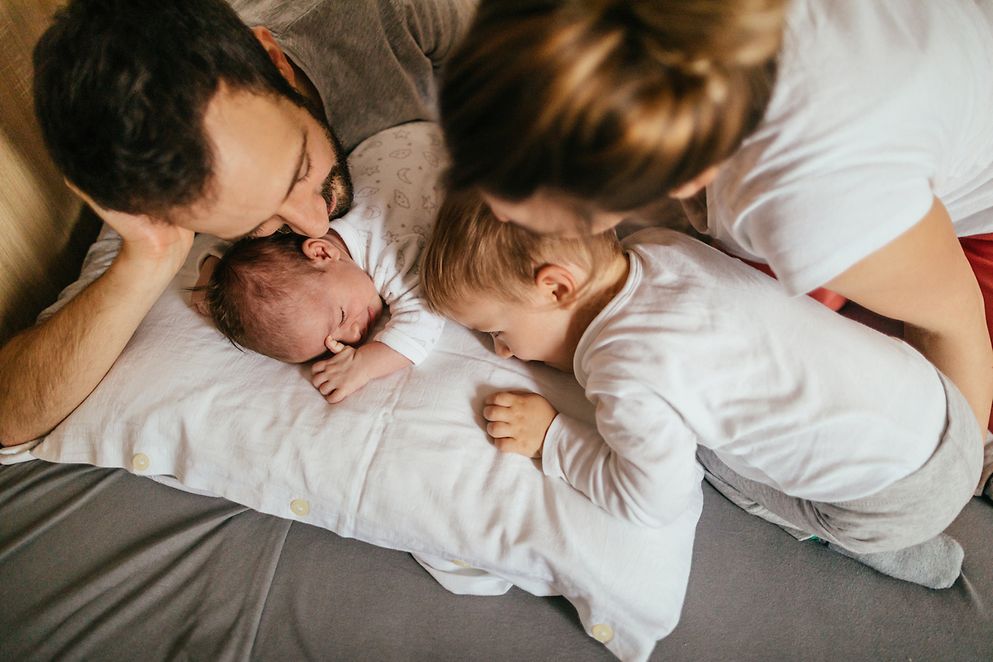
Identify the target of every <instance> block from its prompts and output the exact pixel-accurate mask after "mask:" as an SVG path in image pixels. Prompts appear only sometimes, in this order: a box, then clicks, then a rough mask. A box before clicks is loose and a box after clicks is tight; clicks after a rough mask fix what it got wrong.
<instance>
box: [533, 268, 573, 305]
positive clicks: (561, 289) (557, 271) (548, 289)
mask: <svg viewBox="0 0 993 662" xmlns="http://www.w3.org/2000/svg"><path fill="white" fill-rule="evenodd" d="M534 284H535V285H536V286H537V287H538V290H539V292H540V296H541V298H542V299H545V300H547V301H548V302H549V303H556V304H560V305H561V304H567V303H570V302H571V301H572V298H573V296H574V295H575V294H576V290H577V289H579V284H578V283H577V282H576V277H575V276H574V275H573V273H572V271H570V270H569V269H568V268H566V267H564V266H561V265H558V264H546V265H545V266H543V267H541V268H540V269H538V271H537V273H536V274H535V275H534Z"/></svg>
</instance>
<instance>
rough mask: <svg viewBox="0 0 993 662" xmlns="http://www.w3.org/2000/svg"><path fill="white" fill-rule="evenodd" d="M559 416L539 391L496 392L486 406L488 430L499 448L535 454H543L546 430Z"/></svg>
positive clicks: (489, 398)
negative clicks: (537, 392)
mask: <svg viewBox="0 0 993 662" xmlns="http://www.w3.org/2000/svg"><path fill="white" fill-rule="evenodd" d="M556 416H558V412H557V411H555V408H554V407H552V405H551V404H549V402H548V400H546V399H545V398H543V397H541V396H540V395H538V394H536V393H512V392H509V391H504V392H502V393H494V394H493V395H491V396H489V397H488V398H486V406H485V407H484V408H483V418H485V419H486V420H487V421H488V423H487V424H486V433H487V434H488V435H490V436H491V437H492V438H493V444H494V445H495V446H496V447H497V449H498V450H500V451H502V452H504V453H518V454H519V455H523V456H525V457H532V458H537V457H541V448H542V446H544V444H545V433H546V432H548V426H550V425H551V424H552V421H553V420H554V419H555V417H556Z"/></svg>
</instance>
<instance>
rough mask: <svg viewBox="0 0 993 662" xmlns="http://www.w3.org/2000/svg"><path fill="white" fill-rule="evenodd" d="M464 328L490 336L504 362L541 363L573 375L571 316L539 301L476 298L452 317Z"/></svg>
mask: <svg viewBox="0 0 993 662" xmlns="http://www.w3.org/2000/svg"><path fill="white" fill-rule="evenodd" d="M452 318H453V319H454V320H455V321H456V322H458V323H459V324H461V325H462V326H466V327H469V328H470V329H474V330H476V331H482V332H483V333H488V334H490V337H492V338H493V351H494V352H496V353H497V355H499V356H500V357H501V358H505V359H506V358H510V357H512V356H513V357H517V358H518V359H521V360H522V361H540V362H542V363H546V364H548V365H550V366H552V367H553V368H558V369H559V370H563V371H565V372H572V350H571V348H570V346H569V343H568V336H569V326H570V322H571V319H572V314H571V313H570V312H569V311H567V310H565V309H563V308H559V307H550V306H549V305H548V304H545V303H540V302H538V301H524V302H508V301H500V300H497V299H492V298H485V297H473V299H472V300H471V301H466V302H464V304H463V305H461V306H459V308H458V310H457V311H455V312H454V313H453V314H452Z"/></svg>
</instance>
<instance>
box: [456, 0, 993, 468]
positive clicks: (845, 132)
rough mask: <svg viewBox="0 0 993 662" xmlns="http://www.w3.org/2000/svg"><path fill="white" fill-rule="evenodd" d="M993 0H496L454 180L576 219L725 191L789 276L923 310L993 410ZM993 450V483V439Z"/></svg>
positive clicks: (801, 288)
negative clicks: (991, 320) (992, 330)
mask: <svg viewBox="0 0 993 662" xmlns="http://www.w3.org/2000/svg"><path fill="white" fill-rule="evenodd" d="M981 2H982V3H980V2H976V1H975V0H947V1H946V2H940V3H938V2H919V3H907V2H902V1H900V0H893V1H886V0H874V1H873V2H862V1H861V0H834V1H828V0H819V1H817V2H814V1H812V0H811V1H808V0H796V1H795V2H792V3H787V2H785V1H784V0H742V1H738V2H733V3H732V2H722V1H720V0H666V1H665V2H663V1H661V0H651V1H649V0H645V1H641V2H624V1H621V0H614V1H608V0H601V1H593V0H587V1H585V2H582V1H578V0H575V1H571V2H570V1H567V0H563V1H559V2H550V1H547V0H533V1H530V2H528V1H518V2H501V1H500V0H495V1H491V2H485V1H484V2H483V4H482V6H481V7H480V10H479V13H478V15H477V18H476V21H475V24H474V26H473V27H472V28H471V30H470V33H469V35H468V36H467V37H466V39H465V40H464V42H463V47H462V48H461V49H460V51H459V52H458V53H457V54H456V55H455V56H454V57H453V58H452V60H451V61H450V63H449V68H448V70H447V73H446V79H445V83H444V87H443V91H442V120H443V126H444V129H445V136H446V141H447V143H448V146H449V149H450V150H451V152H452V157H453V163H452V167H451V175H450V180H451V181H450V184H451V186H452V187H454V188H469V187H474V188H478V189H479V190H480V191H481V192H482V193H483V195H484V196H485V198H486V200H487V202H488V203H489V204H490V206H491V207H492V209H493V211H494V212H495V213H496V215H497V216H499V217H500V218H502V219H503V220H509V221H514V222H516V223H519V224H521V225H524V226H526V227H529V228H531V229H534V230H536V231H541V232H567V233H574V232H577V231H578V232H582V231H592V232H596V231H599V230H602V229H605V228H608V227H612V226H614V225H616V224H617V223H619V222H620V221H621V220H623V219H624V218H625V217H627V216H633V215H640V216H644V215H646V214H651V212H652V207H653V206H656V205H658V204H659V203H661V202H663V201H665V200H666V199H667V198H668V197H670V196H672V197H676V198H681V199H686V200H690V199H693V198H698V194H699V196H703V194H704V193H703V192H704V190H705V191H706V193H705V196H706V198H705V199H706V207H705V214H703V215H701V217H700V218H699V219H698V220H697V224H698V229H701V230H703V231H706V232H707V233H709V234H710V235H711V236H713V237H714V239H715V241H716V243H717V244H718V245H719V246H721V247H722V248H723V249H725V250H726V251H728V252H730V253H732V254H734V255H737V256H739V257H742V258H744V259H746V260H749V261H752V262H761V263H766V264H767V265H768V266H769V268H770V269H771V270H772V271H773V272H775V274H776V276H777V277H778V278H779V280H780V282H781V283H782V284H783V286H784V287H785V288H786V290H787V291H788V292H790V293H791V294H800V293H803V292H806V291H809V290H812V289H815V288H818V287H827V288H829V289H830V290H833V291H835V292H837V293H839V294H840V295H842V296H844V297H847V298H848V299H851V300H853V301H855V302H857V303H859V304H861V305H862V306H864V307H866V308H868V309H870V310H872V311H875V312H876V313H878V314H880V315H883V316H886V317H890V318H894V319H897V320H901V321H903V322H904V328H905V337H906V339H907V341H908V342H910V343H911V344H912V345H914V346H915V347H916V348H917V349H919V350H920V351H921V352H922V353H923V354H924V355H925V356H927V357H928V359H929V360H931V362H932V363H934V365H935V366H937V367H938V368H939V369H940V370H941V371H942V372H943V373H944V374H946V375H948V376H949V377H950V378H951V379H952V381H953V382H954V383H955V384H956V385H957V386H958V387H959V389H960V390H961V391H962V393H963V394H964V395H965V396H966V399H967V400H968V401H969V403H970V406H971V407H972V409H973V411H974V413H975V415H976V419H977V421H979V422H981V424H982V425H983V426H987V425H989V423H990V404H991V402H993V349H991V345H990V336H989V332H988V327H987V318H988V317H989V316H990V315H991V314H993V248H991V246H993V241H990V239H993V235H989V236H984V235H987V234H988V233H991V232H993V115H991V113H990V108H993V48H991V47H990V45H991V44H993V3H989V2H987V1H986V0H981ZM698 199H699V198H698ZM963 249H964V250H963ZM977 278H978V282H977ZM984 296H985V303H984ZM853 378H855V376H853ZM986 464H987V469H986V470H985V471H984V474H983V479H982V480H983V482H982V483H981V485H980V488H982V486H983V485H984V484H985V482H986V480H987V478H988V476H989V473H990V471H989V470H990V469H993V466H990V465H993V447H991V446H989V445H987V463H986Z"/></svg>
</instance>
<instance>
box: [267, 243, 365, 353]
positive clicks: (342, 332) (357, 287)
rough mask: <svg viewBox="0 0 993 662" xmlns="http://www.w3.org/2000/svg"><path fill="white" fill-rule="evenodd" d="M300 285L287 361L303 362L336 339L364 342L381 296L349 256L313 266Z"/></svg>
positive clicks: (325, 348) (357, 343)
mask: <svg viewBox="0 0 993 662" xmlns="http://www.w3.org/2000/svg"><path fill="white" fill-rule="evenodd" d="M307 280H308V281H309V282H308V283H306V285H305V286H304V287H303V288H302V290H301V293H300V296H299V297H297V299H296V301H295V302H294V310H293V312H292V314H291V319H292V322H291V328H290V329H289V330H288V331H287V334H288V335H289V336H290V337H289V338H288V340H289V341H290V343H289V344H290V346H291V347H292V350H291V352H290V354H289V355H288V356H286V357H284V360H285V361H288V362H290V363H304V362H306V361H310V360H311V359H315V358H317V357H318V356H321V355H322V354H325V353H327V351H328V349H327V345H328V343H329V342H330V341H331V340H337V341H338V342H341V343H343V344H345V345H352V346H355V345H361V344H362V343H363V342H365V341H366V340H367V339H368V337H369V334H370V332H371V331H372V329H373V327H374V326H375V325H376V320H377V319H378V318H379V316H380V315H382V313H383V300H382V299H381V298H380V297H379V292H378V291H377V290H376V286H375V284H374V283H373V281H372V278H370V277H369V274H367V273H366V272H364V271H362V269H360V268H359V267H358V266H357V265H356V264H355V263H354V262H352V261H351V260H350V259H342V260H338V261H336V262H334V263H331V264H329V265H328V266H327V268H326V269H323V270H319V271H318V270H315V272H314V275H313V277H311V278H308V279H307Z"/></svg>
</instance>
